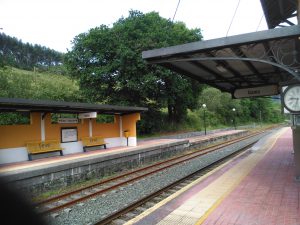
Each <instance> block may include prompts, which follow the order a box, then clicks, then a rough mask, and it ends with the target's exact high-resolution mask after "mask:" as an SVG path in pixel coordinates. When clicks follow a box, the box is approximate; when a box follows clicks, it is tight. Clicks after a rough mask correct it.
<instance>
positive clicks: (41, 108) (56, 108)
mask: <svg viewBox="0 0 300 225" xmlns="http://www.w3.org/2000/svg"><path fill="white" fill-rule="evenodd" d="M147 110H148V109H147V108H142V107H127V106H113V105H99V104H90V103H78V102H57V101H50V100H29V99H20V98H0V112H16V111H29V112H53V113H85V112H98V113H101V114H120V115H124V114H130V113H136V112H143V111H147Z"/></svg>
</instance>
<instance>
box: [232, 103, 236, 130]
mask: <svg viewBox="0 0 300 225" xmlns="http://www.w3.org/2000/svg"><path fill="white" fill-rule="evenodd" d="M232 111H233V125H234V129H235V130H236V124H235V108H233V109H232Z"/></svg>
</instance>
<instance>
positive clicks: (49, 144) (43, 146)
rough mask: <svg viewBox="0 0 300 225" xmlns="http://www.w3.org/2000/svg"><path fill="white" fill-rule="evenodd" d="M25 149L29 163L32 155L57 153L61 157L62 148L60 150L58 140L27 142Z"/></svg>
mask: <svg viewBox="0 0 300 225" xmlns="http://www.w3.org/2000/svg"><path fill="white" fill-rule="evenodd" d="M26 147H27V151H28V158H29V160H30V161H31V160H32V155H34V154H42V153H48V152H56V151H59V152H60V155H63V152H62V150H63V148H61V146H60V142H59V141H58V140H47V141H32V142H27V143H26Z"/></svg>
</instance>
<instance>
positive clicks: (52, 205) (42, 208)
mask: <svg viewBox="0 0 300 225" xmlns="http://www.w3.org/2000/svg"><path fill="white" fill-rule="evenodd" d="M263 132H264V131H259V132H255V133H252V134H249V135H247V136H244V137H241V138H237V139H234V140H230V141H227V142H223V143H221V144H218V145H215V146H212V147H207V148H204V149H201V151H196V152H192V153H187V154H184V155H181V156H177V157H174V158H172V159H169V160H165V161H162V162H159V163H155V164H153V165H150V166H146V167H143V168H139V169H136V170H133V171H130V172H127V173H124V174H121V175H118V176H115V177H112V178H109V179H106V180H102V181H100V182H98V183H96V184H93V185H90V186H87V187H84V188H80V189H77V190H75V191H71V192H68V193H66V194H62V195H59V196H55V197H52V198H49V199H46V200H44V201H41V202H38V203H37V204H36V208H37V210H38V212H40V213H42V214H49V213H52V212H55V211H59V210H61V209H63V208H66V207H70V206H72V205H74V204H77V203H79V202H82V201H85V200H87V199H89V198H92V197H95V196H98V195H101V194H103V193H105V192H108V191H112V190H114V189H117V188H120V187H121V186H124V185H127V184H129V183H132V182H135V181H137V180H140V179H143V178H145V177H146V176H149V175H152V174H155V173H158V172H161V171H162V170H165V169H168V168H170V167H172V166H175V165H178V164H181V163H185V162H187V161H189V160H191V159H194V158H196V157H200V156H203V155H205V154H208V153H210V152H214V151H217V150H218V149H221V148H224V147H226V146H229V145H232V144H234V143H238V142H240V141H243V140H246V139H249V138H251V137H254V136H256V135H259V134H261V133H263Z"/></svg>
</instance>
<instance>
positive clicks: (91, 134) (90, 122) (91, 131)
mask: <svg viewBox="0 0 300 225" xmlns="http://www.w3.org/2000/svg"><path fill="white" fill-rule="evenodd" d="M89 135H90V137H93V124H92V119H89Z"/></svg>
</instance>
